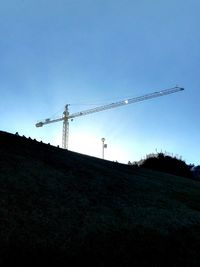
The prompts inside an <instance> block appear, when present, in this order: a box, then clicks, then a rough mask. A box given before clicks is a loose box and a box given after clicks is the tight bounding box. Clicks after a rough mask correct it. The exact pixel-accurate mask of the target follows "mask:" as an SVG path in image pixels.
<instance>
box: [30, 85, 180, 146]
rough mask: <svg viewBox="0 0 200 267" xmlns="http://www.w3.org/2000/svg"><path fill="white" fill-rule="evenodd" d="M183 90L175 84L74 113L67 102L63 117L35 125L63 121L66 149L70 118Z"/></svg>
mask: <svg viewBox="0 0 200 267" xmlns="http://www.w3.org/2000/svg"><path fill="white" fill-rule="evenodd" d="M182 90H184V88H182V87H178V86H175V87H173V88H170V89H164V90H162V91H158V92H153V93H150V94H146V95H143V96H139V97H134V98H129V99H125V100H121V101H118V102H115V103H111V104H107V105H103V106H99V107H96V108H91V109H88V110H84V111H80V112H76V113H72V114H70V113H69V110H68V106H69V104H67V105H66V106H65V110H64V112H63V115H62V116H61V117H59V118H56V119H49V118H48V119H45V120H44V121H40V122H38V123H36V125H35V126H36V127H42V126H44V125H46V124H50V123H54V122H59V121H63V134H62V147H63V148H64V149H68V136H69V120H70V119H73V118H76V117H81V116H85V115H89V114H92V113H96V112H100V111H103V110H107V109H111V108H117V107H120V106H124V105H128V104H133V103H136V102H141V101H144V100H148V99H151V98H155V97H160V96H164V95H168V94H172V93H176V92H179V91H182Z"/></svg>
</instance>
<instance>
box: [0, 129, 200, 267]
mask: <svg viewBox="0 0 200 267" xmlns="http://www.w3.org/2000/svg"><path fill="white" fill-rule="evenodd" d="M0 220H1V223H0V266H11V265H12V266H15V265H16V264H17V263H19V264H20V265H21V266H22V265H26V266H31V265H33V266H40V265H43V266H50V265H51V264H52V265H54V266H117V265H118V266H123V267H124V266H199V264H200V253H199V247H200V226H199V224H200V183H199V182H197V181H193V180H189V179H187V178H183V177H177V176H173V175H169V174H163V173H159V172H154V171H149V170H145V169H140V168H133V167H132V166H128V165H123V164H118V163H114V162H110V161H104V160H101V159H98V158H93V157H89V156H85V155H81V154H78V153H74V152H70V151H64V150H62V149H59V148H56V147H52V146H50V145H46V144H42V143H39V142H37V141H34V140H30V139H26V138H24V137H20V136H16V135H12V134H8V133H5V132H0ZM20 265H19V266H20Z"/></svg>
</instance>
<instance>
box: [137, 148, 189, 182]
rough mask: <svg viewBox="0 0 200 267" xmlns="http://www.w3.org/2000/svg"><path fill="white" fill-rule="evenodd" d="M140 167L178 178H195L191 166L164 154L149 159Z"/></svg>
mask: <svg viewBox="0 0 200 267" xmlns="http://www.w3.org/2000/svg"><path fill="white" fill-rule="evenodd" d="M140 166H141V167H144V168H148V169H152V170H156V171H161V172H167V173H171V174H174V175H178V176H183V177H189V178H193V174H192V172H191V166H190V165H187V164H186V163H185V162H184V161H183V160H181V159H177V158H176V157H171V156H168V155H164V154H163V153H158V154H157V155H153V156H150V157H147V158H146V159H145V160H144V161H143V162H142V163H141V165H140Z"/></svg>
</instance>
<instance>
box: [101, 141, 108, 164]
mask: <svg viewBox="0 0 200 267" xmlns="http://www.w3.org/2000/svg"><path fill="white" fill-rule="evenodd" d="M105 140H106V139H105V138H104V137H103V138H101V141H102V159H104V148H107V144H105Z"/></svg>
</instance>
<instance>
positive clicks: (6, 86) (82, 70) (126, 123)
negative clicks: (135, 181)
mask: <svg viewBox="0 0 200 267" xmlns="http://www.w3.org/2000/svg"><path fill="white" fill-rule="evenodd" d="M199 10H200V1H199V0H185V1H182V0H168V1H164V0H151V1H150V0H123V1H119V0H84V1H82V0H56V1H54V0H21V1H20V0H6V1H1V3H0V40H1V41H0V92H1V98H0V112H1V119H0V130H3V131H7V132H11V133H15V132H19V134H20V135H25V136H27V137H28V136H30V137H32V138H36V139H37V140H39V141H40V140H43V141H44V142H47V143H48V142H50V143H51V144H54V145H61V137H62V123H54V124H51V125H46V126H44V127H43V128H36V127H35V123H36V122H37V121H39V120H41V119H45V118H53V117H56V116H60V115H62V112H63V109H64V106H65V104H71V106H70V112H71V113H73V112H77V111H81V110H85V109H89V108H92V107H95V104H96V105H97V106H98V105H103V104H107V103H110V102H111V103H112V102H115V101H118V100H121V99H124V98H126V97H136V96H140V95H143V94H147V93H151V92H154V91H160V90H162V89H167V88H171V87H174V86H175V85H179V86H181V87H184V88H185V91H183V92H179V93H176V94H172V95H168V96H163V97H160V98H155V99H152V100H148V101H144V102H140V103H137V104H132V105H128V106H125V107H120V108H116V109H112V110H108V111H104V112H99V113H96V114H92V115H88V116H85V117H81V118H77V119H75V120H74V121H73V122H71V123H70V136H69V149H70V150H73V151H77V152H80V153H85V154H89V155H94V156H97V157H101V138H102V137H105V138H106V143H107V144H108V148H107V149H106V151H105V158H106V159H109V160H114V161H115V160H117V161H119V162H125V163H127V162H128V161H129V160H130V161H131V162H132V161H137V160H140V159H141V158H144V157H145V155H146V154H149V153H154V152H156V151H158V152H160V151H163V152H165V151H167V152H170V153H173V154H174V155H179V156H182V159H184V160H185V161H186V162H187V163H188V164H189V163H194V164H196V165H197V164H200V151H199V144H200V135H199V132H200V124H199V99H200V49H199V45H200V30H199V27H200V16H199Z"/></svg>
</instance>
